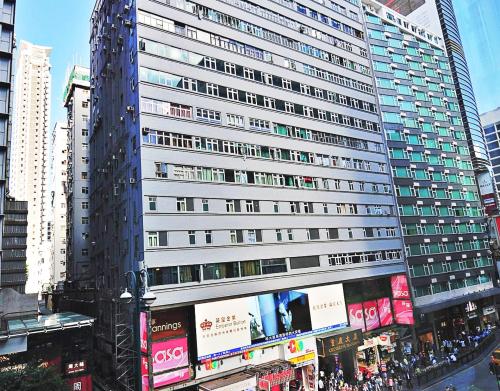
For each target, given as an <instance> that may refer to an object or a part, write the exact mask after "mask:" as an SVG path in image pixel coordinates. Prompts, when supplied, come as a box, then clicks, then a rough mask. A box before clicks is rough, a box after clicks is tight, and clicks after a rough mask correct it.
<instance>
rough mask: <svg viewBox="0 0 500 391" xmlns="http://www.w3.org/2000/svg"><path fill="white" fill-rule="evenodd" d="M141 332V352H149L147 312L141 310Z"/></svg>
mask: <svg viewBox="0 0 500 391" xmlns="http://www.w3.org/2000/svg"><path fill="white" fill-rule="evenodd" d="M139 323H140V334H141V352H142V353H144V354H148V329H147V314H146V313H145V312H141V313H140V315H139Z"/></svg>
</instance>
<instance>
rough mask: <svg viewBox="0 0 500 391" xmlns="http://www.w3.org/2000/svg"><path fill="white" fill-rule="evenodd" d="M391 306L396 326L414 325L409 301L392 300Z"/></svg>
mask: <svg viewBox="0 0 500 391" xmlns="http://www.w3.org/2000/svg"><path fill="white" fill-rule="evenodd" d="M392 305H393V307H394V318H395V319H396V323H397V324H405V325H412V324H414V323H415V321H414V319H413V306H412V304H411V301H410V300H393V301H392Z"/></svg>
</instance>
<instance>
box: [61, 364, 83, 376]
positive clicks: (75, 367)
mask: <svg viewBox="0 0 500 391" xmlns="http://www.w3.org/2000/svg"><path fill="white" fill-rule="evenodd" d="M86 369H87V364H86V362H85V361H77V362H73V363H69V364H66V374H67V375H72V374H74V373H79V372H84V371H85V370H86Z"/></svg>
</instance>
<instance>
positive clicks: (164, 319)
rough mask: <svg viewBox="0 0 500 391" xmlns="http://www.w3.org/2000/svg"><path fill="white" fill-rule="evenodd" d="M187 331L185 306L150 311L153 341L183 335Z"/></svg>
mask: <svg viewBox="0 0 500 391" xmlns="http://www.w3.org/2000/svg"><path fill="white" fill-rule="evenodd" d="M187 332H188V320H187V308H174V309H169V310H163V311H153V312H151V335H152V339H153V341H159V340H162V339H165V338H176V337H185V336H186V335H187Z"/></svg>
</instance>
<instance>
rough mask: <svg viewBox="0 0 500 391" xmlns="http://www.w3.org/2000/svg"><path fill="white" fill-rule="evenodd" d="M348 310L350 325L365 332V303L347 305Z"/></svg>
mask: <svg viewBox="0 0 500 391" xmlns="http://www.w3.org/2000/svg"><path fill="white" fill-rule="evenodd" d="M347 312H348V313H349V325H350V326H351V327H352V328H354V329H361V331H363V332H365V331H366V327H365V317H364V315H363V304H361V303H355V304H348V305H347Z"/></svg>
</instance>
